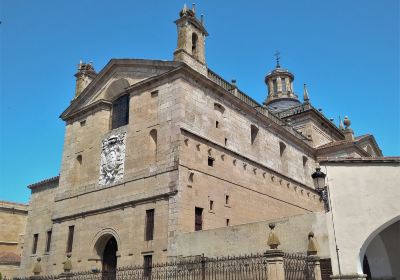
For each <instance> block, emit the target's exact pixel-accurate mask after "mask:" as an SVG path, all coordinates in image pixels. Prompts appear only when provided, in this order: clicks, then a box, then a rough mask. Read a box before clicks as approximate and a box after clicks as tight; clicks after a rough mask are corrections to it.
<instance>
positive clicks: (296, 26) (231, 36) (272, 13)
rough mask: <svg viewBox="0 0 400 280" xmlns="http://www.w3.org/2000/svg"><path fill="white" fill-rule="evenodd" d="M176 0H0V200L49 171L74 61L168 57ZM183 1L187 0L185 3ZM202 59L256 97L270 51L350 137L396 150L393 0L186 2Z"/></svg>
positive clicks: (17, 197)
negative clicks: (201, 28) (345, 124)
mask: <svg viewBox="0 0 400 280" xmlns="http://www.w3.org/2000/svg"><path fill="white" fill-rule="evenodd" d="M183 4H184V1H181V0H179V1H176V0H172V1H171V0H169V1H165V0H158V1H132V0H130V1H100V0H82V1H77V0H76V1H54V0H52V1H50V0H48V1H43V0H36V1H23V0H0V13H1V15H0V17H1V18H0V20H1V24H0V48H1V50H0V51H1V54H0V55H1V56H0V59H1V61H0V65H1V66H0V67H1V69H0V71H1V72H0V93H1V100H0V102H1V104H0V141H1V142H0V158H1V161H0V172H1V173H0V200H12V201H19V202H28V200H29V194H30V193H29V190H28V189H27V188H26V186H27V185H28V184H30V183H34V182H37V181H40V180H42V179H45V178H48V177H52V176H55V175H57V174H58V173H59V169H60V162H61V155H62V147H63V137H64V123H63V121H62V120H60V119H59V118H58V117H59V115H60V113H61V112H62V111H63V110H64V109H65V108H66V107H67V106H68V104H69V102H70V100H71V98H72V97H73V94H74V84H75V80H74V76H73V74H74V73H75V71H76V65H77V64H78V62H79V60H80V59H83V60H84V61H89V60H92V61H93V63H94V66H95V68H96V70H100V69H101V68H102V67H103V66H104V65H105V64H106V63H107V62H108V61H109V59H111V58H148V59H162V60H171V59H172V53H173V51H174V49H175V47H176V37H177V36H176V27H175V25H174V23H173V21H174V20H175V19H177V18H178V12H179V10H180V9H181V7H182V6H183ZM188 4H189V5H191V3H188ZM196 6H197V12H198V14H200V13H204V14H205V24H206V27H207V29H208V32H209V33H210V36H209V37H208V38H207V42H206V58H207V63H208V66H209V67H210V68H211V69H213V70H214V71H216V72H217V73H219V74H220V75H222V76H223V77H224V78H225V79H227V80H231V79H237V81H238V85H239V87H240V88H241V89H242V90H243V91H245V92H246V93H247V94H249V95H250V96H252V97H253V98H255V99H256V100H258V101H259V102H262V101H263V100H264V98H265V97H266V86H265V84H264V81H263V80H264V76H265V74H266V73H267V72H268V71H269V70H271V69H272V68H273V67H274V64H275V62H274V57H273V54H274V52H275V51H276V50H279V51H280V52H281V56H282V60H281V64H282V66H283V67H285V68H288V69H289V70H291V71H292V72H293V73H294V75H295V81H294V83H295V90H296V91H297V93H298V94H299V95H301V92H302V85H303V83H304V82H305V83H307V84H308V87H309V93H310V98H311V102H312V103H313V104H314V106H315V107H317V108H323V111H324V113H325V114H326V116H327V117H328V118H329V117H332V118H334V119H335V122H338V119H339V115H341V116H342V117H343V116H344V115H348V116H349V118H350V119H351V120H352V128H353V129H354V131H355V133H356V134H357V135H360V134H365V133H372V134H374V135H375V137H376V140H377V142H378V143H379V145H380V147H381V149H382V151H383V153H384V155H400V147H399V142H400V124H399V121H400V116H399V107H400V103H399V76H400V75H399V1H398V0H385V1H375V0H368V1H366V0H352V1H349V0H339V1H321V0H307V1H306V0H304V1H245V0H243V1H232V0H231V1H216V0H213V1H211V0H209V1H204V0H202V1H197V2H196Z"/></svg>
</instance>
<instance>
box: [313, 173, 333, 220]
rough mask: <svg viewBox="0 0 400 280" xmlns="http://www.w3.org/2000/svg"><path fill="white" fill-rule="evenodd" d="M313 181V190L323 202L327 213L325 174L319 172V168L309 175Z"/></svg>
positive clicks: (327, 199) (327, 201) (327, 200)
mask: <svg viewBox="0 0 400 280" xmlns="http://www.w3.org/2000/svg"><path fill="white" fill-rule="evenodd" d="M311 177H312V178H313V181H314V186H315V189H316V190H317V192H318V194H319V196H320V198H321V200H322V201H323V202H324V207H325V211H326V212H329V210H330V207H329V198H328V187H327V186H326V185H325V177H326V174H325V173H324V172H322V171H321V167H319V166H318V167H317V168H315V172H314V173H313V174H311Z"/></svg>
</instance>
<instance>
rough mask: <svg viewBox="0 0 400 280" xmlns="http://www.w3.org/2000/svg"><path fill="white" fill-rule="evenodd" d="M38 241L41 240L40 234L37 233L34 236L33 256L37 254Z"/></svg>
mask: <svg viewBox="0 0 400 280" xmlns="http://www.w3.org/2000/svg"><path fill="white" fill-rule="evenodd" d="M38 240H39V234H38V233H36V234H34V235H33V243H32V254H36V251H37V244H38Z"/></svg>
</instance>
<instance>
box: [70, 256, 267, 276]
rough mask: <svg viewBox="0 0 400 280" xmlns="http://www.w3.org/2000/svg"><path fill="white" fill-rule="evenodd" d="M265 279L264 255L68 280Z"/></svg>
mask: <svg viewBox="0 0 400 280" xmlns="http://www.w3.org/2000/svg"><path fill="white" fill-rule="evenodd" d="M167 279H168V280H228V279H232V280H234V279H238V280H239V279H240V280H261V279H263V280H265V279H267V260H266V258H265V256H264V255H261V254H258V255H245V256H236V257H221V258H205V257H200V258H194V259H186V260H177V261H173V262H167V263H161V264H154V265H152V266H151V267H148V268H146V267H143V266H129V267H121V268H118V269H117V270H116V271H115V272H107V273H104V272H92V271H86V272H80V273H74V274H73V275H72V277H71V280H167Z"/></svg>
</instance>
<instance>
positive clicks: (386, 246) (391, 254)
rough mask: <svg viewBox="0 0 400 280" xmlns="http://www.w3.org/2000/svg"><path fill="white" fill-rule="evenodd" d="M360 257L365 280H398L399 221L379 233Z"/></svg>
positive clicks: (399, 274) (399, 270)
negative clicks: (365, 276)
mask: <svg viewBox="0 0 400 280" xmlns="http://www.w3.org/2000/svg"><path fill="white" fill-rule="evenodd" d="M360 257H362V259H361V261H362V264H363V267H362V269H363V273H364V274H366V275H367V279H400V221H397V222H395V223H392V224H391V225H389V226H387V227H386V228H384V229H382V230H381V231H379V232H378V233H377V234H376V235H375V237H374V238H373V239H372V240H371V241H370V242H369V244H368V246H367V248H366V250H365V254H364V255H363V256H360Z"/></svg>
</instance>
